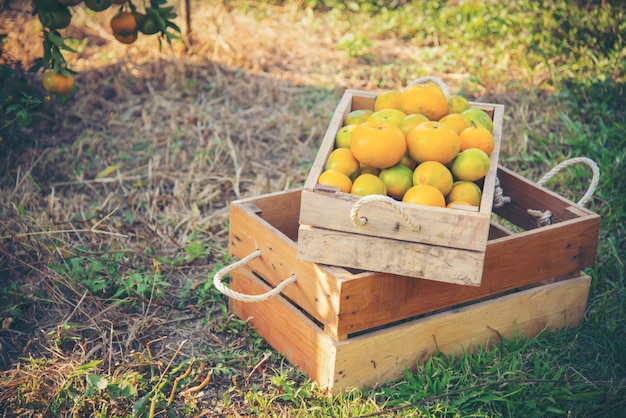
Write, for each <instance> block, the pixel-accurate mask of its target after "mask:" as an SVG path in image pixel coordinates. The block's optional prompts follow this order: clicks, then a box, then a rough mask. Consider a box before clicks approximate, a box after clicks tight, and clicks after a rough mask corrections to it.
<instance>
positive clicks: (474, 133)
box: [459, 125, 495, 155]
mask: <svg viewBox="0 0 626 418" xmlns="http://www.w3.org/2000/svg"><path fill="white" fill-rule="evenodd" d="M459 138H460V139H461V151H465V150H466V149H469V148H479V149H481V150H483V151H485V153H486V154H487V155H491V153H492V152H493V149H494V148H495V140H494V137H493V134H492V133H491V132H490V131H489V130H488V129H487V128H485V127H484V126H481V125H472V126H470V127H468V128H465V129H464V130H463V131H462V132H461V133H460V134H459Z"/></svg>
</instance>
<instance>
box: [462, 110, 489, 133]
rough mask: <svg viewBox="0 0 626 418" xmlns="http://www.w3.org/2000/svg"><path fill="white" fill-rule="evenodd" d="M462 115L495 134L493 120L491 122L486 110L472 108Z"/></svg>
mask: <svg viewBox="0 0 626 418" xmlns="http://www.w3.org/2000/svg"><path fill="white" fill-rule="evenodd" d="M461 114H462V115H463V116H465V117H466V118H468V119H469V120H470V121H473V122H474V123H475V124H476V125H482V126H484V127H485V128H487V129H489V132H493V120H491V116H489V114H488V113H487V112H485V111H484V110H482V109H475V108H472V109H467V110H466V111H464V112H461Z"/></svg>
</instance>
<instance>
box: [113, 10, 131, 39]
mask: <svg viewBox="0 0 626 418" xmlns="http://www.w3.org/2000/svg"><path fill="white" fill-rule="evenodd" d="M111 30H112V31H113V36H115V39H117V40H118V41H120V42H121V43H123V44H132V43H133V42H135V41H136V40H137V19H136V18H135V15H134V14H132V13H131V12H118V13H117V14H115V16H113V17H112V18H111Z"/></svg>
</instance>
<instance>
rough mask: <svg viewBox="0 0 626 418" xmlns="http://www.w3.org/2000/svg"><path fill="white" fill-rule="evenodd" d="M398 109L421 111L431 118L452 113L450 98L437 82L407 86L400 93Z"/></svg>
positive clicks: (407, 112)
mask: <svg viewBox="0 0 626 418" xmlns="http://www.w3.org/2000/svg"><path fill="white" fill-rule="evenodd" d="M398 109H400V110H401V111H403V112H404V113H406V114H407V115H408V114H411V113H419V114H422V115H424V116H426V117H427V118H428V119H429V120H439V119H441V118H442V117H444V116H445V115H447V114H448V113H450V110H449V105H448V98H447V97H446V95H445V93H444V92H443V91H442V90H441V88H440V87H439V86H438V85H436V84H435V83H418V84H412V85H410V86H407V87H406V88H405V89H404V90H402V92H401V93H400V99H399V102H398Z"/></svg>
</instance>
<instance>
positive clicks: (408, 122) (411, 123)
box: [398, 113, 428, 136]
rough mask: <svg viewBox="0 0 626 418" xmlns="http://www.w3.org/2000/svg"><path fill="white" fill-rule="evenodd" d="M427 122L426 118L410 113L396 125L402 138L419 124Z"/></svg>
mask: <svg viewBox="0 0 626 418" xmlns="http://www.w3.org/2000/svg"><path fill="white" fill-rule="evenodd" d="M427 121H428V118H427V117H426V116H424V115H420V114H419V113H411V114H410V115H406V117H405V118H404V119H402V121H401V122H400V123H399V124H398V128H400V130H401V131H402V133H403V134H404V136H407V135H408V133H409V131H410V130H411V129H413V128H415V127H416V126H417V125H419V124H420V123H422V122H427Z"/></svg>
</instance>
